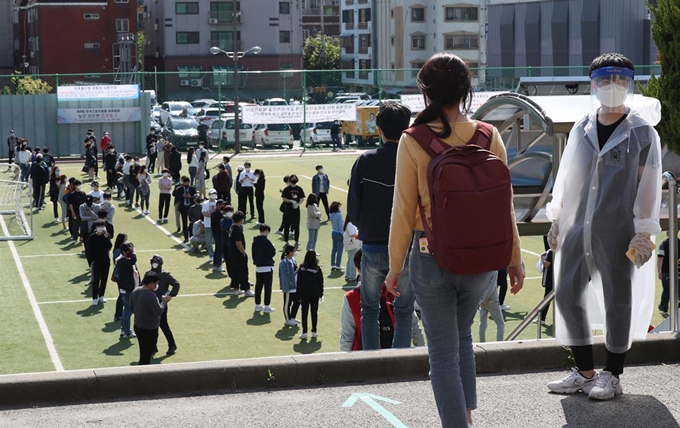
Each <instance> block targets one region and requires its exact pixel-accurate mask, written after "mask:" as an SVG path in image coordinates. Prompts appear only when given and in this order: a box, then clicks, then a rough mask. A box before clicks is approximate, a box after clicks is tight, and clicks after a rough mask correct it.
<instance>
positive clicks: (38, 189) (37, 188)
mask: <svg viewBox="0 0 680 428" xmlns="http://www.w3.org/2000/svg"><path fill="white" fill-rule="evenodd" d="M44 199H45V187H44V186H43V185H42V183H39V182H36V181H34V182H33V208H40V207H42V206H43V202H44Z"/></svg>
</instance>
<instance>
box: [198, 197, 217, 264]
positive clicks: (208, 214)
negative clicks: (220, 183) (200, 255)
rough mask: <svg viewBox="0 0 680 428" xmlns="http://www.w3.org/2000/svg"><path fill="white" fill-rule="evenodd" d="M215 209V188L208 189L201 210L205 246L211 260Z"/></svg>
mask: <svg viewBox="0 0 680 428" xmlns="http://www.w3.org/2000/svg"><path fill="white" fill-rule="evenodd" d="M216 209H217V192H216V191H215V189H210V190H208V200H207V201H205V202H203V205H202V206H201V212H202V213H203V225H204V226H205V246H206V248H207V249H208V258H209V259H210V261H211V262H212V261H213V256H214V255H215V250H214V248H213V245H214V244H215V240H214V239H213V231H212V214H213V212H215V210H216Z"/></svg>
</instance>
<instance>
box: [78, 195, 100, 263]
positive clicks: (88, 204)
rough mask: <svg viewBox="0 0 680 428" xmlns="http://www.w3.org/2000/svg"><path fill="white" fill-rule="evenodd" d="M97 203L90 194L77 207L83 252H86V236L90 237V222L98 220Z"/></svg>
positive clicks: (98, 206)
mask: <svg viewBox="0 0 680 428" xmlns="http://www.w3.org/2000/svg"><path fill="white" fill-rule="evenodd" d="M99 208H100V205H99V204H95V203H94V198H93V197H92V196H90V195H87V196H85V203H83V204H82V205H80V207H79V208H78V210H79V212H80V220H81V224H80V237H81V239H82V240H83V245H84V246H85V250H84V251H83V253H85V254H87V238H89V237H90V231H91V230H92V224H94V222H95V221H97V220H99V215H98V214H99Z"/></svg>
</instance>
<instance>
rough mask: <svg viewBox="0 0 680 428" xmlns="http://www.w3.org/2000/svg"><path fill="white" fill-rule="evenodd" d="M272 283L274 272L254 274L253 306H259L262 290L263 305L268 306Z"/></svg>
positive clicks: (270, 298) (270, 299) (270, 300)
mask: <svg viewBox="0 0 680 428" xmlns="http://www.w3.org/2000/svg"><path fill="white" fill-rule="evenodd" d="M273 281H274V271H269V272H257V273H256V274H255V304H256V305H259V304H260V303H261V301H262V300H261V298H262V289H263V288H264V305H265V306H269V304H270V303H271V302H272V282H273Z"/></svg>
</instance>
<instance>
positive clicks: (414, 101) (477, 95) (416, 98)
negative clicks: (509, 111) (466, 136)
mask: <svg viewBox="0 0 680 428" xmlns="http://www.w3.org/2000/svg"><path fill="white" fill-rule="evenodd" d="M504 93H505V92H474V93H473V94H472V102H471V103H470V113H469V115H470V116H471V115H472V114H473V113H474V112H475V111H476V110H477V109H478V108H479V107H481V106H482V105H483V104H484V103H485V102H486V101H487V100H488V99H489V98H491V97H493V96H494V95H498V94H504ZM401 103H402V104H404V105H405V106H407V107H408V108H410V109H411V113H419V112H421V111H423V110H424V109H425V100H424V99H423V96H422V95H420V94H416V95H402V96H401Z"/></svg>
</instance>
